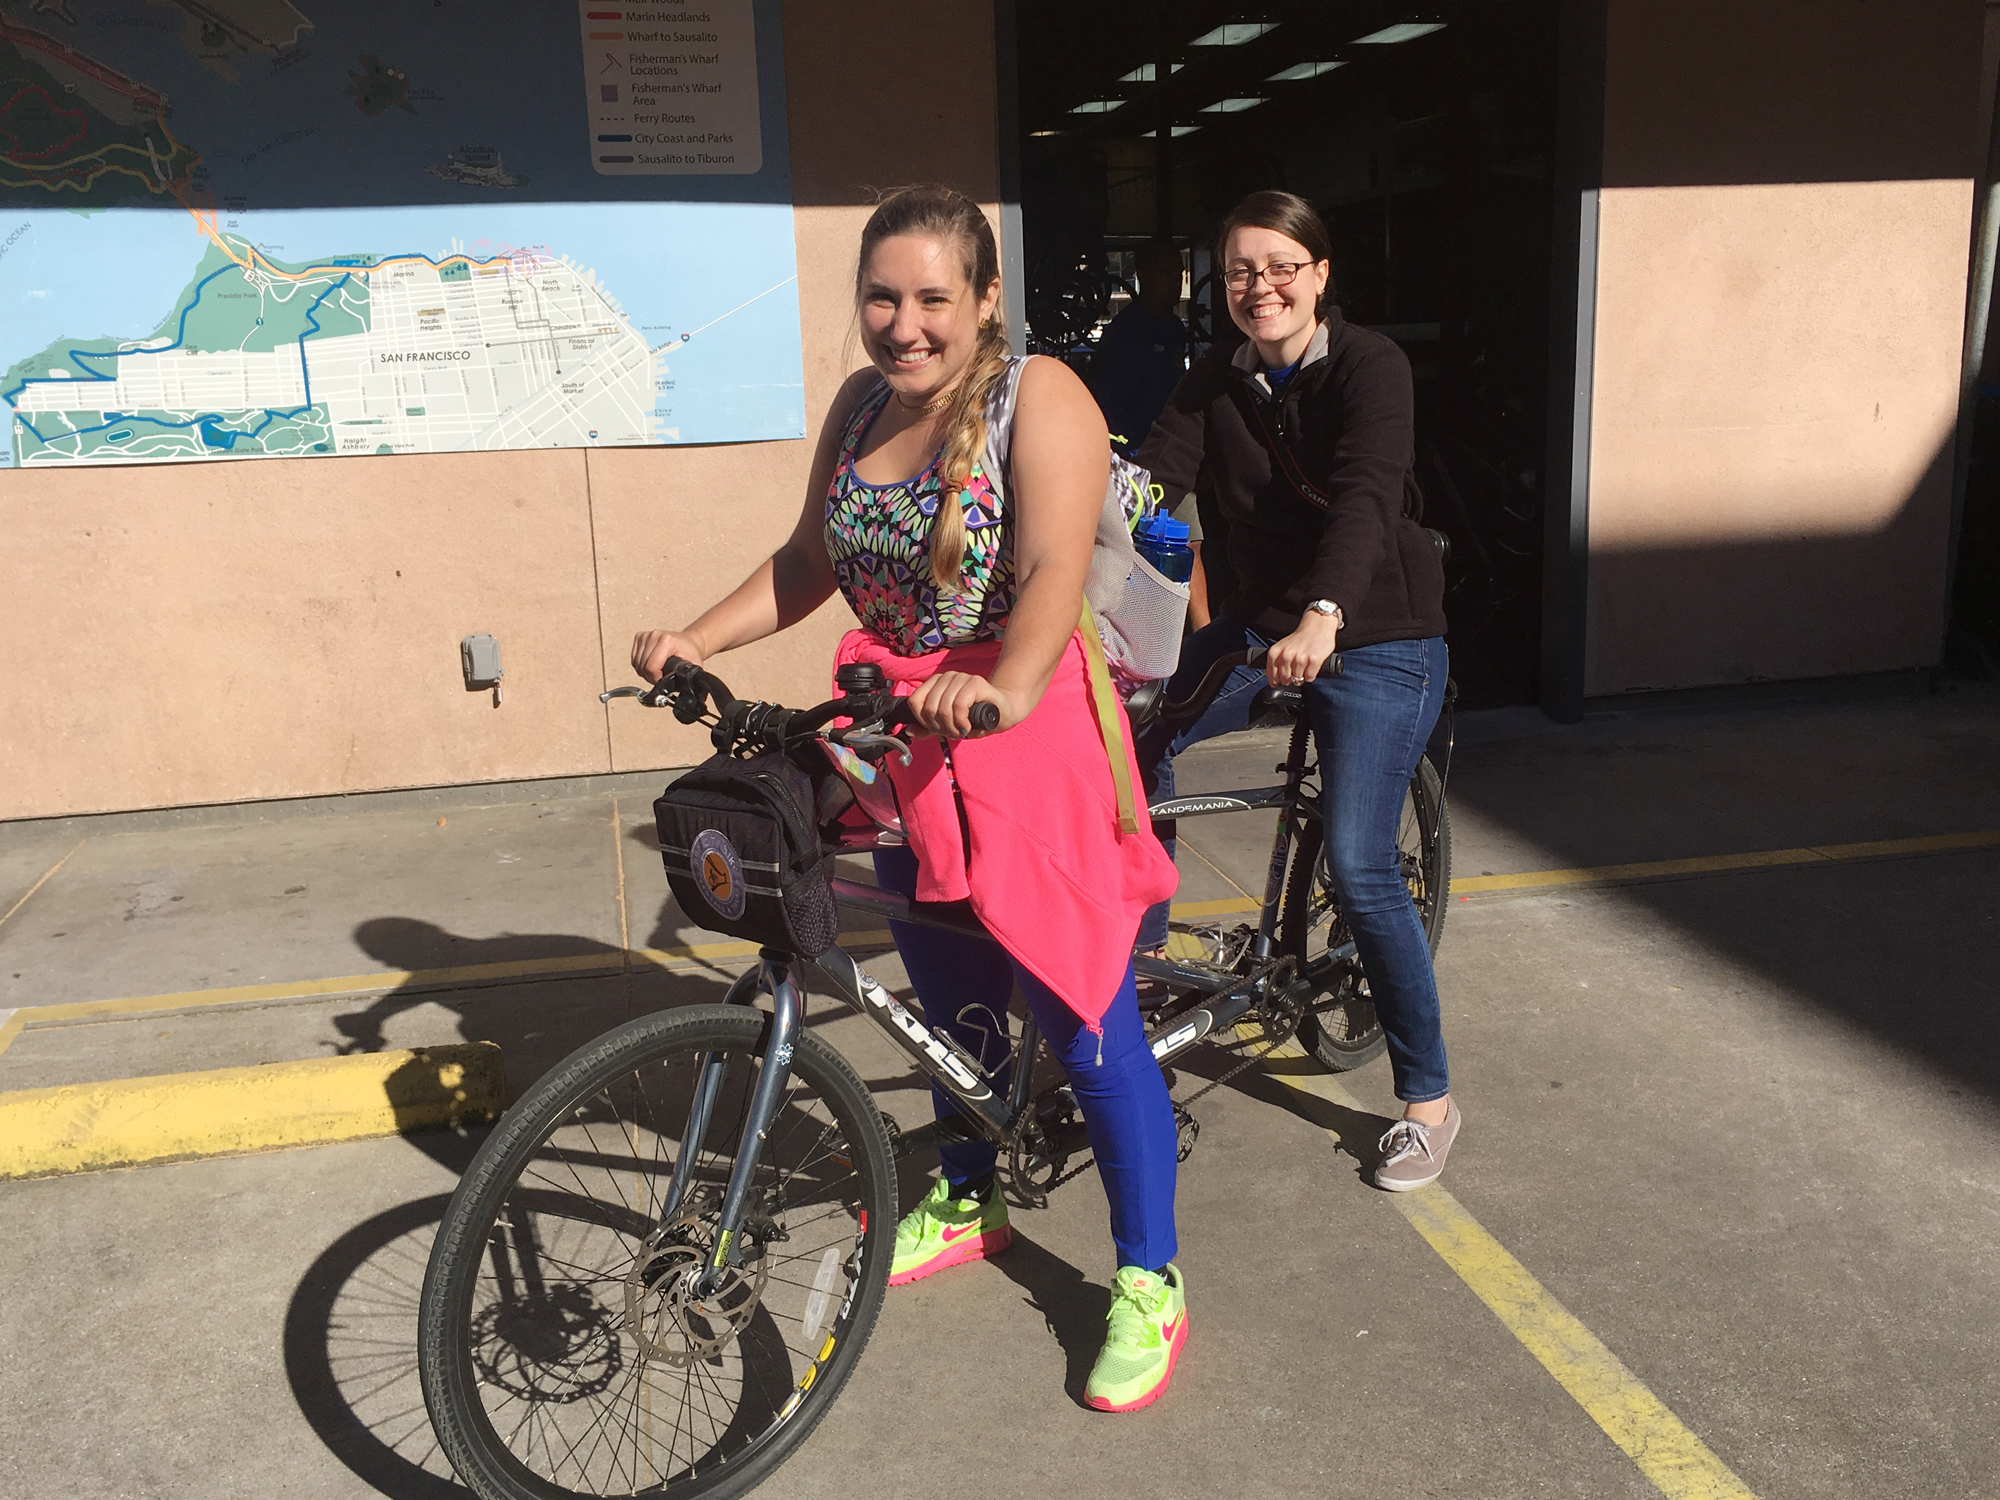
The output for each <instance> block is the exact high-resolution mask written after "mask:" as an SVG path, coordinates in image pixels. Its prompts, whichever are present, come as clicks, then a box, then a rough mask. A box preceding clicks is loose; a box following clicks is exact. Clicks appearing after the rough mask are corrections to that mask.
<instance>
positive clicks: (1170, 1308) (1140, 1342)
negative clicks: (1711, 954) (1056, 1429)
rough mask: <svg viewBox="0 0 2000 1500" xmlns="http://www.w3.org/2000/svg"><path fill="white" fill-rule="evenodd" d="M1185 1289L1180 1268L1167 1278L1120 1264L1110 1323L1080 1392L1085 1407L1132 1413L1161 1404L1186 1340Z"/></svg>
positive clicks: (1170, 1269)
mask: <svg viewBox="0 0 2000 1500" xmlns="http://www.w3.org/2000/svg"><path fill="white" fill-rule="evenodd" d="M1186 1290H1187V1289H1186V1286H1185V1285H1184V1284H1183V1283H1182V1281H1181V1272H1180V1267H1178V1266H1174V1265H1169V1266H1168V1267H1167V1272H1166V1275H1165V1276H1155V1275H1154V1274H1153V1273H1152V1272H1151V1271H1145V1270H1141V1269H1140V1268H1139V1267H1138V1266H1120V1267H1119V1268H1118V1279H1117V1280H1116V1281H1115V1282H1113V1283H1112V1286H1111V1324H1110V1327H1109V1328H1108V1329H1106V1330H1105V1334H1104V1347H1103V1348H1102V1349H1100V1350H1099V1351H1098V1353H1097V1363H1096V1364H1095V1365H1093V1366H1092V1367H1091V1370H1090V1381H1089V1383H1088V1384H1087V1385H1085V1386H1084V1388H1083V1400H1084V1404H1085V1405H1086V1406H1094V1407H1096V1408H1097V1409H1098V1410H1099V1411H1133V1410H1136V1409H1137V1408H1139V1407H1141V1406H1146V1405H1149V1404H1151V1403H1152V1402H1154V1401H1157V1400H1159V1398H1160V1397H1161V1395H1163V1394H1164V1393H1165V1391H1166V1389H1167V1382H1168V1381H1170V1380H1172V1379H1173V1378H1174V1362H1175V1361H1176V1360H1178V1359H1179V1358H1180V1357H1181V1346H1182V1345H1183V1344H1185V1343H1186V1342H1187V1297H1186Z"/></svg>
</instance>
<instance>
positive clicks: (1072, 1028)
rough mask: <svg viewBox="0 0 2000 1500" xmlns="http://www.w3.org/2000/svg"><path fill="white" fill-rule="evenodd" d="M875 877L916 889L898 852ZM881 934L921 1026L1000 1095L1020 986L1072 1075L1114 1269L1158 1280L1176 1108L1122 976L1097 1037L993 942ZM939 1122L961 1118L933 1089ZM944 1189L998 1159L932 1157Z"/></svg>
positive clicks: (904, 925) (1170, 1227)
mask: <svg viewBox="0 0 2000 1500" xmlns="http://www.w3.org/2000/svg"><path fill="white" fill-rule="evenodd" d="M875 878H876V880H877V881H878V882H880V884H881V885H882V887H883V889H884V890H891V891H898V892H900V893H901V894H903V895H905V896H908V895H911V894H913V893H914V892H915V891H916V888H917V857H916V856H915V855H914V854H912V853H911V852H910V851H909V850H907V849H881V850H877V851H876V854H875ZM889 931H890V934H891V935H892V936H893V937H894V938H895V940H896V951H897V952H898V953H900V954H901V955H902V958H903V967H904V968H905V969H906V970H907V971H908V972H909V976H910V984H911V986H912V987H913V988H914V989H915V990H916V992H917V1003H918V1007H919V1009H921V1010H922V1012H923V1016H924V1023H925V1024H926V1025H927V1026H931V1027H933V1028H935V1029H936V1030H938V1031H944V1032H949V1033H950V1034H951V1038H952V1040H953V1041H955V1042H957V1043H958V1044H959V1045H960V1046H962V1047H964V1048H965V1050H966V1051H967V1052H969V1053H971V1054H972V1055H973V1056H974V1057H976V1058H978V1059H979V1061H980V1062H981V1063H982V1064H983V1065H984V1066H985V1067H986V1068H987V1069H988V1070H989V1071H991V1072H992V1073H993V1075H994V1088H995V1090H996V1091H997V1092H1004V1091H1005V1089H1006V1087H1007V1079H1008V1078H1009V1076H1010V1075H1011V1074H1012V1072H1013V1064H1012V1062H1011V1061H1010V1060H1009V1055H1008V1054H1009V1052H1010V1051H1011V1049H1012V1046H1013V1043H1012V1042H1011V1040H1010V1039H1009V1035H1008V1030H1007V1002H1008V1000H1009V998H1010V997H1011V996H1012V995H1013V992H1014V986H1015V984H1016V983H1017V982H1018V983H1019V984H1020V986H1021V995H1022V998H1024V999H1025V1000H1026V1001H1027V1002H1028V1013H1029V1014H1030V1015H1032V1016H1033V1017H1034V1018H1035V1024H1036V1025H1037V1026H1039V1027H1040V1028H1041V1032H1042V1035H1043V1036H1044V1037H1045V1038H1047V1040H1048V1044H1049V1050H1050V1051H1051V1052H1053V1053H1054V1054H1055V1056H1056V1061H1057V1062H1059V1063H1061V1064H1062V1069H1063V1072H1064V1073H1066V1074H1067V1075H1068V1076H1069V1083H1070V1089H1071V1092H1073V1093H1074V1094H1075V1095H1076V1103H1077V1108H1078V1110H1079V1111H1081V1112H1082V1115H1083V1123H1084V1127H1085V1128H1086V1129H1087V1130H1088V1131H1089V1133H1090V1149H1091V1154H1092V1155H1094V1156H1095V1157H1096V1158H1097V1175H1098V1177H1099V1178H1100V1179H1102V1181H1103V1183H1104V1195H1105V1196H1106V1197H1107V1198H1109V1199H1110V1200H1111V1240H1112V1243H1113V1244H1114V1245H1115V1246H1116V1247H1117V1251H1118V1264H1119V1265H1121V1266H1140V1267H1143V1268H1144V1269H1146V1270H1148V1271H1157V1270H1159V1269H1160V1268H1161V1267H1162V1266H1164V1265H1166V1263H1167V1262H1168V1261H1170V1260H1172V1259H1173V1258H1174V1256H1175V1254H1176V1253H1177V1245H1176V1242H1175V1238H1174V1179H1175V1174H1176V1170H1177V1162H1176V1159H1175V1152H1176V1149H1177V1146H1178V1140H1177V1132H1176V1130H1175V1127H1174V1106H1173V1101H1172V1100H1171V1099H1170V1098H1169V1097H1168V1096H1167V1081H1166V1079H1165V1078H1164V1077H1163V1076H1162V1075H1161V1073H1160V1065H1159V1064H1158V1063H1156V1062H1154V1061H1153V1054H1152V1051H1151V1049H1150V1048H1148V1047H1147V1045H1146V1023H1145V1022H1144V1021H1143V1020H1142V1019H1141V1018H1140V1015H1139V997H1138V993H1137V991H1136V990H1135V988H1134V986H1133V981H1132V968H1131V965H1129V964H1128V965H1126V968H1125V980H1124V982H1123V983H1122V984H1121V985H1119V987H1118V994H1117V997H1116V998H1115V999H1114V1000H1112V1002H1111V1008H1110V1009H1109V1010H1107V1011H1106V1012H1105V1013H1104V1020H1103V1026H1104V1034H1103V1036H1101V1037H1100V1036H1098V1035H1096V1034H1095V1033H1093V1032H1091V1031H1090V1030H1088V1029H1087V1028H1086V1027H1085V1026H1084V1024H1083V1022H1082V1021H1080V1020H1078V1019H1077V1015H1076V1012H1075V1011H1073V1010H1071V1009H1070V1008H1069V1007H1068V1006H1067V1005H1065V1004H1063V1002H1062V999H1061V998H1060V997H1059V996H1058V995H1057V994H1056V993H1055V992H1054V991H1053V990H1051V989H1050V988H1049V987H1048V986H1047V985H1045V984H1043V983H1042V982H1041V980H1039V979H1037V978H1036V977H1035V976H1034V975H1033V974H1030V973H1029V972H1028V971H1027V970H1026V969H1024V968H1022V967H1021V966H1020V965H1019V964H1017V963H1015V962H1014V961H1013V960H1012V959H1011V958H1009V957H1008V956H1007V953H1006V951H1005V950H1004V949H1002V948H1001V947H1000V945H999V944H998V943H993V942H982V941H981V940H980V939H978V938H972V937H966V936H964V935H962V934H960V933H956V932H947V931H945V930H944V929H942V928H938V927H920V926H918V925H917V924H916V923H914V922H891V923H890V924H889ZM931 1094H932V1097H933V1099H934V1101H935V1103H936V1107H937V1115H938V1118H939V1119H940V1120H943V1119H949V1118H950V1117H951V1116H953V1115H955V1114H956V1113H957V1112H958V1106H957V1104H956V1103H955V1102H954V1101H953V1099H952V1097H951V1095H950V1093H948V1092H947V1091H946V1090H945V1088H944V1087H943V1086H942V1085H941V1084H936V1083H933V1084H932V1085H931ZM938 1157H939V1164H940V1166H941V1167H942V1169H943V1171H944V1176H945V1180H946V1181H947V1182H949V1183H950V1184H951V1185H952V1187H953V1188H954V1189H962V1188H963V1187H964V1186H965V1184H966V1183H968V1182H971V1181H973V1180H975V1179H977V1178H981V1177H985V1176H988V1175H989V1174H990V1173H991V1172H992V1171H993V1167H994V1163H995V1160H996V1157H997V1152H996V1151H995V1149H994V1147H993V1145H992V1143H991V1142H989V1141H984V1140H973V1141H964V1142H961V1143H960V1144H958V1145H955V1146H946V1147H944V1148H942V1149H941V1150H940V1151H939V1152H938Z"/></svg>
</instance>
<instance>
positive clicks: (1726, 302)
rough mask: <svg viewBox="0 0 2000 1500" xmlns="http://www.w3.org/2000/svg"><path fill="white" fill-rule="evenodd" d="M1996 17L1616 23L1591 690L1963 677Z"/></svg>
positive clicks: (1658, 9)
mask: <svg viewBox="0 0 2000 1500" xmlns="http://www.w3.org/2000/svg"><path fill="white" fill-rule="evenodd" d="M1982 12H1983V5H1982V3H1981V0H1940V3H1938V4H1937V5H1934V6H1930V7H1918V8H1912V7H1879V6H1878V7H1855V6H1844V7H1840V8H1838V9H1837V10H1835V9H1832V8H1829V7H1826V6H1824V5H1820V4H1806V3H1795V0H1760V3H1758V4H1755V5H1735V6H1729V7H1718V6H1715V5H1710V4H1693V5H1686V6H1681V5H1670V4H1666V3H1664V0H1615V3H1614V4H1613V6H1612V10H1611V25H1610V29H1609V51H1610V66H1609V68H1608V70H1607V79H1606V141H1605V146H1606V151H1605V181H1606V184H1607V186H1606V187H1605V189H1604V190H1603V192H1602V194H1601V195H1600V202H1599V241H1598V244H1599V255H1598V282H1597V322H1596V340H1595V352H1594V382H1593V390H1592V413H1593V420H1592V426H1591V469H1590V513H1589V521H1590V564H1589V578H1590V613H1589V627H1588V647H1587V669H1586V691H1587V692H1589V693H1593V694H1601V693H1616V692H1624V691H1630V690H1635V689H1644V688H1671V687H1684V686H1693V685H1700V684H1710V683H1724V682H1740V681H1749V680H1756V679H1766V678H1796V677H1811V676H1820V675H1829V674H1836V673H1850V672H1865V671H1874V670H1883V669H1889V668H1895V667H1908V666H1916V665H1922V664H1927V663H1930V662H1934V661H1935V660H1936V659H1937V656H1938V651H1939V648H1940V643H1941V638H1942V630H1943V619H1942V613H1943V597H1944V593H1943V591H1944V584H1945V549H1946V530H1947V525H1948V515H1949V505H1950V473H1951V462H1950V442H1951V433H1952V427H1953V423H1954V421H1955V418H1956V409H1957V380H1958V363H1959V350H1960V345H1961V341H1962V338H1963V328H1964V321H1963V320H1964V311H1965V289H1966V272H1967V251H1968V243H1969V236H1970V232H1971V211H1972V183H1971V170H1972V167H1971V163H1972V159H1973V147H1974V143H1975V139H1976V134H1977V118H1978V111H1977V79H1978V73H1979V53H1980V40H1981V28H1982V23H1983V14H1982ZM1746 18H1754V19H1746ZM1919 21H1920V22H1921V24H1918V22H1919Z"/></svg>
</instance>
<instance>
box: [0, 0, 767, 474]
mask: <svg viewBox="0 0 2000 1500" xmlns="http://www.w3.org/2000/svg"><path fill="white" fill-rule="evenodd" d="M304 3H305V5H306V6H307V8H305V9H301V8H300V7H298V6H295V5H293V4H291V3H289V0H0V314H4V316H0V403H4V405H0V416H4V417H5V419H6V421H7V426H8V441H7V443H6V445H5V453H4V457H0V463H11V464H14V465H19V466H22V467H38V466H46V465H60V464H116V463H141V462H143V463H159V462H166V461H175V460H184V459H229V458H246V457H275V456H313V455H341V454H388V453H436V452H455V451H470V450H478V449H491V448H521V447H550V446H563V447H567V446H589V445H605V446H629V445H635V444H646V443H673V442H719V441H744V440H754V439H762V438H777V437H796V436H798V435H800V434H801V433H802V432H803V430H804V410H803V380H802V374H801V367H800V353H799V331H798V309H797V297H796V270H795V265H794V260H793V249H792V244H793V242H792V223H791V210H790V203H789V199H790V184H789V173H788V164H787V160H786V154H785V149H784V146H785V136H784V122H783V110H782V103H783V90H782V63H781V59H780V58H779V55H778V45H779V43H778V33H777V25H776V6H775V3H772V4H756V3H753V0H721V3H712V0H699V3H696V4H691V5H632V6H626V5H620V4H617V3H616V0H611V3H607V0H594V3H586V4H581V5H579V4H571V3H546V0H527V3H522V4H519V5H516V6H509V7H506V8H504V9H502V10H498V11H496V10H494V9H493V8H491V7H483V6H479V5H477V4H476V3H473V0H428V3H416V0H404V3H396V4H388V3H368V0H354V3H348V4H344V5H341V6H339V7H338V8H335V7H334V6H332V5H331V3H330V0H329V3H328V4H327V5H326V7H325V9H324V13H318V12H314V11H312V10H311V6H312V0H304Z"/></svg>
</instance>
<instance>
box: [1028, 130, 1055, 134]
mask: <svg viewBox="0 0 2000 1500" xmlns="http://www.w3.org/2000/svg"><path fill="white" fill-rule="evenodd" d="M1028 134H1029V135H1061V134H1062V132H1061V131H1060V130H1031V131H1029V132H1028Z"/></svg>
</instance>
